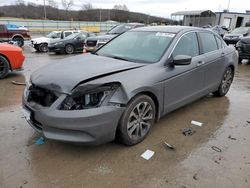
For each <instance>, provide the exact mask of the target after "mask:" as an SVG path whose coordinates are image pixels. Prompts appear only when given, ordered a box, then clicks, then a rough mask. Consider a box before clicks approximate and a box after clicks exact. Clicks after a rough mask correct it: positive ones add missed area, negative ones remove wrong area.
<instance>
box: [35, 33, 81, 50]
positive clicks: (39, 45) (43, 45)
mask: <svg viewBox="0 0 250 188" xmlns="http://www.w3.org/2000/svg"><path fill="white" fill-rule="evenodd" d="M79 32H80V31H79V30H70V31H52V32H51V33H49V34H48V35H46V36H45V37H39V38H33V39H31V46H32V47H33V48H35V50H36V51H38V52H47V51H48V44H49V43H51V42H53V41H54V40H57V39H64V38H66V37H68V36H69V35H71V34H73V33H79Z"/></svg>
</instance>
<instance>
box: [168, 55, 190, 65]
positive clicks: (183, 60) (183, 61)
mask: <svg viewBox="0 0 250 188" xmlns="http://www.w3.org/2000/svg"><path fill="white" fill-rule="evenodd" d="M191 61H192V57H191V56H188V55H177V56H175V57H174V58H173V61H172V63H173V65H190V63H191Z"/></svg>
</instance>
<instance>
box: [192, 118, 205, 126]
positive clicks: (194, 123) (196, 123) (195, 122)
mask: <svg viewBox="0 0 250 188" xmlns="http://www.w3.org/2000/svg"><path fill="white" fill-rule="evenodd" d="M191 124H193V125H197V126H199V127H201V126H202V125H203V123H201V122H199V121H194V120H192V121H191Z"/></svg>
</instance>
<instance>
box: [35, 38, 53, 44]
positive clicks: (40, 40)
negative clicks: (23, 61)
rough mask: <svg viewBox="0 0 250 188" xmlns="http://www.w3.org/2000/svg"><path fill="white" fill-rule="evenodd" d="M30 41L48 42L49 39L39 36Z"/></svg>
mask: <svg viewBox="0 0 250 188" xmlns="http://www.w3.org/2000/svg"><path fill="white" fill-rule="evenodd" d="M31 40H32V41H34V42H37V43H41V42H47V43H48V42H49V41H50V40H51V39H50V38H48V37H39V38H34V39H31Z"/></svg>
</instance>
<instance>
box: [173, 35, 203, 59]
mask: <svg viewBox="0 0 250 188" xmlns="http://www.w3.org/2000/svg"><path fill="white" fill-rule="evenodd" d="M177 55H188V56H191V57H195V56H198V55H199V45H198V40H197V35H196V33H194V32H193V33H188V34H186V35H184V36H182V37H181V39H180V40H179V42H178V44H177V45H176V47H175V49H174V51H173V53H172V56H173V57H175V56H177Z"/></svg>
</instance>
